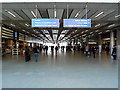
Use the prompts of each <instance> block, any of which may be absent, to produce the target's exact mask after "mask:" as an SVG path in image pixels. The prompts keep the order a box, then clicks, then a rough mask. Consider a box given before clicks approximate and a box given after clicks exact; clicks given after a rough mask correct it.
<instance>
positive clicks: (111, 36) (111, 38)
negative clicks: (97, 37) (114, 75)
mask: <svg viewBox="0 0 120 90" xmlns="http://www.w3.org/2000/svg"><path fill="white" fill-rule="evenodd" d="M114 44H115V41H114V32H113V31H111V32H110V52H111V54H112V48H113V46H114Z"/></svg>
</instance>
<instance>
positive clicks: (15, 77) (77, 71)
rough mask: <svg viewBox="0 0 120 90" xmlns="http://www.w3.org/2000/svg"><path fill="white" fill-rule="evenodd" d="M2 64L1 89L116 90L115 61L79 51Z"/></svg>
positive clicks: (8, 57) (14, 58) (10, 59)
mask: <svg viewBox="0 0 120 90" xmlns="http://www.w3.org/2000/svg"><path fill="white" fill-rule="evenodd" d="M2 60H3V62H2V63H3V68H2V69H3V78H2V79H3V81H2V82H3V83H2V84H3V85H2V86H3V88H118V61H117V60H116V61H115V60H114V61H113V60H112V59H111V57H110V56H108V55H106V54H105V53H103V54H102V55H101V56H99V55H97V56H96V58H95V59H94V58H93V57H92V56H91V57H86V56H85V55H84V54H82V53H81V52H80V51H76V52H63V51H59V53H58V54H57V55H56V54H51V52H50V51H49V52H48V54H47V55H46V54H45V53H44V52H41V53H39V61H38V62H34V57H33V55H32V57H31V61H29V62H25V60H24V57H23V56H21V55H18V56H17V55H13V56H12V55H9V54H8V55H6V56H4V57H3V58H2Z"/></svg>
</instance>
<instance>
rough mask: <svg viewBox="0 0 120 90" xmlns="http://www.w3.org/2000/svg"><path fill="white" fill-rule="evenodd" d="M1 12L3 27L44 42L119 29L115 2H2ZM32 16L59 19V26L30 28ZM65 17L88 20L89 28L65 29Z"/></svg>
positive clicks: (119, 16)
mask: <svg viewBox="0 0 120 90" xmlns="http://www.w3.org/2000/svg"><path fill="white" fill-rule="evenodd" d="M36 5H37V8H36ZM86 6H87V9H86ZM55 10H56V15H55V12H54V11H55ZM0 13H2V17H1V18H2V25H3V26H5V27H12V28H13V29H14V30H16V31H18V32H21V33H24V34H27V35H30V36H32V37H36V38H38V39H40V40H44V41H46V42H52V41H64V40H67V41H68V40H74V39H80V38H84V37H86V36H87V37H93V36H94V37H95V36H98V35H102V34H105V33H108V32H110V31H111V30H116V29H118V28H120V24H119V23H118V19H120V14H118V4H116V3H63V2H59V3H3V4H2V12H0ZM33 18H57V19H60V27H59V28H32V27H31V19H33ZM66 18H69V19H70V18H76V19H86V18H87V19H91V20H92V27H91V28H64V27H63V19H66Z"/></svg>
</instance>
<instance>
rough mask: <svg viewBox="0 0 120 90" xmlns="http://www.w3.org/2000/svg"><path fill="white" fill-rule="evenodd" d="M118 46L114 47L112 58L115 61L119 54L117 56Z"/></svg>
mask: <svg viewBox="0 0 120 90" xmlns="http://www.w3.org/2000/svg"><path fill="white" fill-rule="evenodd" d="M116 51H117V50H116V46H115V45H114V46H113V51H112V56H113V60H116V57H117V54H116Z"/></svg>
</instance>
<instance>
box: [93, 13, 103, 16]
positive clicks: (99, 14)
mask: <svg viewBox="0 0 120 90" xmlns="http://www.w3.org/2000/svg"><path fill="white" fill-rule="evenodd" d="M102 14H103V12H100V13H99V14H98V15H96V16H95V17H99V16H100V15H102Z"/></svg>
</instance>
